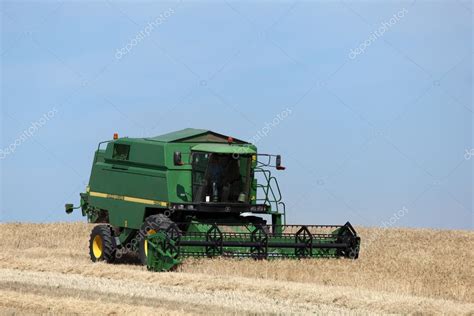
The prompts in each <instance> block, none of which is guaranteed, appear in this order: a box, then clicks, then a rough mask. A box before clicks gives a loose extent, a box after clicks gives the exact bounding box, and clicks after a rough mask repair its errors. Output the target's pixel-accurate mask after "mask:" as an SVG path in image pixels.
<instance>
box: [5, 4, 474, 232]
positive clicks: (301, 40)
mask: <svg viewBox="0 0 474 316" xmlns="http://www.w3.org/2000/svg"><path fill="white" fill-rule="evenodd" d="M394 15H395V17H394ZM0 19H1V110H2V112H1V137H0V139H1V147H0V149H2V150H3V151H2V155H1V156H0V158H2V159H1V160H0V163H1V177H0V178H1V198H0V211H1V213H0V214H1V219H2V221H31V222H49V221H78V220H83V219H82V218H81V217H80V215H79V214H78V213H75V214H73V215H71V216H67V215H66V214H65V213H64V211H63V204H64V203H66V202H74V203H77V202H78V194H79V192H82V191H83V190H84V188H85V186H86V184H87V181H88V177H89V173H90V167H91V162H92V156H93V152H94V150H95V148H96V146H97V143H98V142H99V141H102V140H107V139H110V138H111V137H112V135H113V133H114V132H118V133H119V134H120V135H121V136H130V137H137V136H138V137H140V136H144V135H146V136H155V135H160V134H163V133H167V132H170V131H173V130H177V129H182V128H186V127H196V128H206V129H211V130H215V131H217V132H221V133H224V134H229V135H232V136H234V137H237V138H241V139H252V138H253V137H254V136H255V135H256V134H258V133H259V131H260V132H262V131H263V130H264V129H265V131H267V132H268V133H267V136H266V137H263V138H262V139H261V140H260V141H259V142H258V146H259V149H260V151H262V152H271V153H280V154H282V155H283V157H284V163H285V165H286V166H287V170H286V171H285V172H281V173H279V174H278V176H279V179H280V185H281V187H282V191H283V194H284V199H285V201H286V203H287V208H288V220H289V222H291V223H306V224H334V223H336V224H339V223H344V222H345V221H347V220H349V221H351V222H352V223H355V224H357V225H364V226H380V225H384V223H385V224H387V223H390V226H408V227H435V228H456V229H472V228H473V198H472V196H473V183H472V179H473V168H472V166H473V162H474V155H472V157H471V149H473V148H474V145H473V141H472V137H473V130H472V121H473V104H472V86H473V82H472V57H473V55H472V54H473V51H472V39H473V37H472V2H470V1H436V2H435V1H406V2H401V1H389V2H384V3H383V4H381V3H378V2H376V1H373V2H372V1H364V2H361V1H353V2H349V1H335V2H329V1H320V2H313V1H296V2H293V1H278V2H276V1H266V2H263V1H258V2H257V1H228V2H226V1H224V2H223V1H215V2H204V1H182V2H159V3H155V2H140V3H132V2H123V1H122V2H119V1H108V2H107V1H103V2H99V1H87V2H86V1H82V2H80V1H65V2H56V1H30V2H26V1H12V2H8V1H3V2H2V5H1V12H0ZM150 23H151V24H150ZM150 25H152V26H153V27H150ZM147 26H148V28H147ZM354 51H357V52H358V53H357V54H356V55H354V54H352V55H351V52H354ZM120 52H122V53H120ZM287 109H289V111H291V114H290V115H289V116H288V117H286V118H284V119H282V120H276V122H277V124H275V125H274V126H271V128H268V126H269V125H268V123H270V122H272V121H274V119H275V118H276V117H277V116H278V115H279V114H281V113H282V112H283V111H285V110H287ZM45 115H46V117H45ZM266 126H267V128H265V127H266ZM28 129H30V131H31V132H32V133H29V135H28V134H24V131H25V130H28ZM8 148H10V149H13V150H10V151H7V149H8ZM472 153H473V154H474V150H472ZM400 210H403V211H400ZM397 213H398V214H403V215H402V216H395V215H394V214H397ZM394 216H395V217H398V218H395V217H394Z"/></svg>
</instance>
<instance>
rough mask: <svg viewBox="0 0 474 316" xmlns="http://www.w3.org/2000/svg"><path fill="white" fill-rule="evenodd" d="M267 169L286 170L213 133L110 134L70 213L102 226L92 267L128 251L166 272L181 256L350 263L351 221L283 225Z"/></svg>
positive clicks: (354, 245) (355, 240) (94, 237)
mask: <svg viewBox="0 0 474 316" xmlns="http://www.w3.org/2000/svg"><path fill="white" fill-rule="evenodd" d="M104 145H106V146H105V148H102V147H104ZM270 168H275V169H277V170H284V169H285V168H284V167H283V166H282V163H281V157H280V156H279V155H269V154H259V153H258V152H257V148H256V147H255V146H254V145H252V144H250V143H247V142H244V141H241V140H238V139H234V138H232V137H227V136H224V135H221V134H218V133H215V132H212V131H207V130H197V129H185V130H182V131H178V132H174V133H170V134H166V135H162V136H158V137H154V138H118V135H114V140H112V141H107V142H103V143H100V144H99V147H98V149H97V151H96V153H95V156H94V162H93V167H92V172H91V177H90V181H89V185H88V187H87V189H86V192H85V193H81V204H80V206H79V207H77V208H80V209H82V214H83V215H84V216H86V217H87V219H88V221H89V222H90V223H101V225H98V226H95V227H94V229H93V230H92V233H91V238H90V241H89V245H90V256H91V259H92V261H94V262H95V261H106V262H113V261H114V260H115V259H116V258H117V257H121V256H123V255H124V254H127V253H129V252H132V253H137V254H138V255H139V257H140V260H141V262H142V264H144V265H147V266H148V268H149V269H150V270H153V271H168V270H171V269H173V268H174V267H176V266H177V265H178V264H179V263H180V262H181V261H182V259H183V258H186V257H210V258H212V257H216V256H224V257H239V258H242V257H243V258H253V259H276V258H318V257H344V258H351V259H357V257H358V253H359V245H360V238H359V237H358V236H357V233H356V232H355V230H354V228H353V227H352V226H351V224H350V223H346V224H345V225H285V221H286V218H285V216H286V211H285V204H284V203H283V202H282V197H281V193H280V188H279V186H278V181H277V179H276V178H275V177H274V176H273V175H272V173H271V171H270ZM74 209H75V208H74V207H73V205H71V204H67V205H66V212H68V213H70V212H72V211H73V210H74ZM267 220H268V221H269V222H270V223H267Z"/></svg>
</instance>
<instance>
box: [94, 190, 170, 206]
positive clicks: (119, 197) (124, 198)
mask: <svg viewBox="0 0 474 316" xmlns="http://www.w3.org/2000/svg"><path fill="white" fill-rule="evenodd" d="M89 195H90V196H93V197H99V198H104V199H113V200H121V201H126V202H132V203H140V204H147V205H159V206H163V207H167V206H168V203H167V202H163V201H156V200H148V199H141V198H136V197H131V196H123V195H115V194H107V193H100V192H89Z"/></svg>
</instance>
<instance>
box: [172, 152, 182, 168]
mask: <svg viewBox="0 0 474 316" xmlns="http://www.w3.org/2000/svg"><path fill="white" fill-rule="evenodd" d="M173 161H174V165H175V166H182V165H184V163H183V159H182V157H181V152H179V151H175V152H174V155H173Z"/></svg>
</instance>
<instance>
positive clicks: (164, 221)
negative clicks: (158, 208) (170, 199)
mask: <svg viewBox="0 0 474 316" xmlns="http://www.w3.org/2000/svg"><path fill="white" fill-rule="evenodd" d="M171 225H173V221H172V220H170V219H169V218H168V217H166V216H165V215H163V214H157V215H151V216H149V217H147V218H146V220H145V222H144V223H143V225H142V228H141V229H140V231H139V232H138V234H139V236H140V242H139V243H138V255H139V257H140V262H141V264H142V265H144V266H146V265H147V255H148V241H147V239H146V236H148V235H152V234H156V233H157V232H159V231H166V230H167V229H168V228H169V227H170V226H171Z"/></svg>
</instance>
